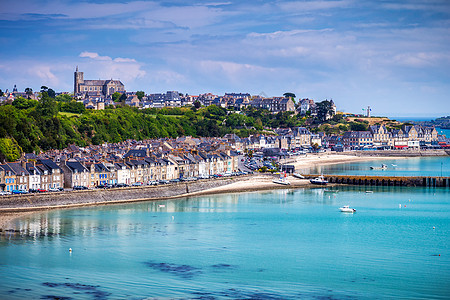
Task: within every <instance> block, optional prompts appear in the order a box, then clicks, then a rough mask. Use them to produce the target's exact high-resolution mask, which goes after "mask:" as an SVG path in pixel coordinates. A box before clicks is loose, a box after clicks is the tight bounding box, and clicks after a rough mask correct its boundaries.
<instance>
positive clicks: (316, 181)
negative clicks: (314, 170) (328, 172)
mask: <svg viewBox="0 0 450 300" xmlns="http://www.w3.org/2000/svg"><path fill="white" fill-rule="evenodd" d="M309 182H311V183H312V184H319V185H326V184H327V183H328V181H327V180H326V179H325V178H324V177H323V175H320V176H319V177H317V178H313V179H310V180H309Z"/></svg>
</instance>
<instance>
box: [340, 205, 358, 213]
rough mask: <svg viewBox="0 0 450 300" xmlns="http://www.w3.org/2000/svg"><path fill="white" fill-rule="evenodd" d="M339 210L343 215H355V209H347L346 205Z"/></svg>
mask: <svg viewBox="0 0 450 300" xmlns="http://www.w3.org/2000/svg"><path fill="white" fill-rule="evenodd" d="M339 210H340V211H341V212H345V213H355V212H356V209H354V208H351V207H349V206H348V205H344V206H342V207H339Z"/></svg>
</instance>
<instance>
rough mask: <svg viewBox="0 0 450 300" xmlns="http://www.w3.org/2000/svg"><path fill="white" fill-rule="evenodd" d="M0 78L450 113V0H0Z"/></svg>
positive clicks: (67, 87)
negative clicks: (79, 79)
mask: <svg viewBox="0 0 450 300" xmlns="http://www.w3.org/2000/svg"><path fill="white" fill-rule="evenodd" d="M0 43H1V45H2V47H1V48H0V88H1V89H2V90H3V91H5V90H6V89H9V90H12V88H13V86H14V84H16V85H17V87H18V89H19V90H20V91H23V90H24V89H25V88H26V87H31V88H32V89H33V90H39V88H40V86H41V85H46V86H49V87H51V88H53V89H54V90H56V91H73V72H74V70H75V67H76V66H77V65H78V66H79V69H80V71H83V72H84V76H85V79H108V78H113V79H120V80H121V81H122V82H123V83H124V84H125V87H126V89H127V90H128V91H136V90H143V91H145V92H146V93H158V92H164V91H167V90H178V91H180V92H182V93H189V94H199V93H206V92H212V93H215V94H219V95H220V94H223V93H225V92H248V93H251V94H260V93H261V92H264V93H265V94H266V95H268V96H281V95H282V94H283V93H285V92H293V93H295V94H296V95H297V98H312V99H314V100H316V101H321V100H325V99H333V100H334V101H335V102H336V104H337V106H338V109H339V110H343V111H347V112H354V113H357V112H361V110H362V108H364V107H367V106H368V105H370V106H371V107H372V110H373V113H374V114H376V115H389V116H442V115H450V101H449V100H448V98H449V95H450V1H447V0H428V1H425V0H422V1H419V0H403V1H383V0H377V1H375V0H333V1H325V0H323V1H282V0H276V1H262V0H252V1H247V0H243V1H233V0H231V1H227V0H224V1H220V0H218V1H214V0H209V1H203V0H198V1H196V0H194V1H181V0H174V1H127V2H125V1H101V0H100V1H64V0H59V1H45V0H40V1H39V0H21V1H17V0H1V1H0Z"/></svg>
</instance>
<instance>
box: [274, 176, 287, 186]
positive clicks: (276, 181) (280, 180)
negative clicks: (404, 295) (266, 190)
mask: <svg viewBox="0 0 450 300" xmlns="http://www.w3.org/2000/svg"><path fill="white" fill-rule="evenodd" d="M272 182H273V183H278V184H282V185H290V184H291V183H290V182H289V181H287V180H286V179H285V178H283V177H280V178H276V179H274V180H272Z"/></svg>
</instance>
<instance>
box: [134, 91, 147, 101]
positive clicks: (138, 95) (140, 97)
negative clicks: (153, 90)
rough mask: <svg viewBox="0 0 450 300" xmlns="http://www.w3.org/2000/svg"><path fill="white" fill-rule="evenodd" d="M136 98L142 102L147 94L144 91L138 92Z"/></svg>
mask: <svg viewBox="0 0 450 300" xmlns="http://www.w3.org/2000/svg"><path fill="white" fill-rule="evenodd" d="M136 96H137V97H138V98H139V100H142V98H144V96H145V93H144V92H143V91H137V92H136Z"/></svg>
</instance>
